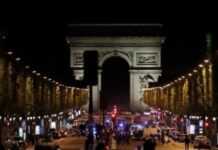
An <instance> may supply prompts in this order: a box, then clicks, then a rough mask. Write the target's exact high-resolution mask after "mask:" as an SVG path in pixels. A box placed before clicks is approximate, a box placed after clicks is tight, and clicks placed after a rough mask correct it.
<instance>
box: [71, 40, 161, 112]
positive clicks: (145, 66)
mask: <svg viewBox="0 0 218 150" xmlns="http://www.w3.org/2000/svg"><path fill="white" fill-rule="evenodd" d="M161 40H162V38H161V37H136V36H130V37H128V36H127V37H122V36H121V37H104V36H102V37H70V38H68V42H69V44H70V46H71V67H72V69H73V70H74V75H75V76H76V79H78V80H82V79H83V76H84V66H83V53H84V52H85V51H89V50H96V51H97V52H98V54H99V56H98V61H99V64H98V67H99V69H98V85H97V86H94V87H93V93H92V95H93V105H94V110H95V111H98V110H99V106H100V94H99V93H100V91H101V89H102V84H101V83H102V65H103V63H104V62H105V61H106V60H107V59H109V58H111V57H121V58H122V59H124V60H125V61H126V62H127V63H128V65H129V68H130V69H129V77H130V93H129V94H130V110H131V111H144V110H145V109H146V107H147V105H146V104H145V103H144V101H143V89H144V88H146V87H148V86H149V83H150V82H157V81H158V78H159V76H160V75H161V68H160V67H161V61H160V60H161V55H160V51H161V48H160V46H161Z"/></svg>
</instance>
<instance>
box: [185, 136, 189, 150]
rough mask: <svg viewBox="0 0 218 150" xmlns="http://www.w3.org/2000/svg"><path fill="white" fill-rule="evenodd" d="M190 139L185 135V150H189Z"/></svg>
mask: <svg viewBox="0 0 218 150" xmlns="http://www.w3.org/2000/svg"><path fill="white" fill-rule="evenodd" d="M189 143H190V139H189V137H188V135H185V150H189Z"/></svg>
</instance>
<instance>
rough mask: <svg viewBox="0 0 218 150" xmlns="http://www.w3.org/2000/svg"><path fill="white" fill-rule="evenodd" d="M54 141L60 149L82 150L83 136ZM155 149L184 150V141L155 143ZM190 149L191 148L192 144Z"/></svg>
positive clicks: (126, 149)
mask: <svg viewBox="0 0 218 150" xmlns="http://www.w3.org/2000/svg"><path fill="white" fill-rule="evenodd" d="M55 143H57V144H59V145H60V147H61V150H84V143H85V138H83V137H66V138H62V139H59V140H56V141H55ZM141 144H142V142H135V141H134V142H133V141H132V142H131V144H124V145H119V147H118V150H135V149H136V147H137V145H141ZM156 149H157V150H184V149H185V148H184V143H177V142H174V141H171V142H170V143H168V144H164V145H163V144H157V148H156ZM190 150H193V148H192V146H191V147H190Z"/></svg>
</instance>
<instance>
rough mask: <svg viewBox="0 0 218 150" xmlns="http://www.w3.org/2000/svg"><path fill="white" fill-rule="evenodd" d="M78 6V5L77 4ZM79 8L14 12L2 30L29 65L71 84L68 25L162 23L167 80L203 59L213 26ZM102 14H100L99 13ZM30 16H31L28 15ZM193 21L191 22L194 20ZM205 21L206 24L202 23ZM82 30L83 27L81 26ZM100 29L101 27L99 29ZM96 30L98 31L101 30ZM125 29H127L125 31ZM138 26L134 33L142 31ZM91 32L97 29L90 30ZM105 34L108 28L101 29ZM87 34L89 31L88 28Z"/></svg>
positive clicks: (69, 31)
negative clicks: (87, 10) (40, 11)
mask: <svg viewBox="0 0 218 150" xmlns="http://www.w3.org/2000/svg"><path fill="white" fill-rule="evenodd" d="M73 8H75V6H74V7H73ZM75 12H76V11H72V13H71V11H69V12H67V13H58V11H57V12H56V11H54V10H53V11H52V12H49V13H33V12H32V11H31V10H27V11H26V12H24V13H19V12H17V13H12V14H10V16H4V17H3V18H1V19H2V22H1V23H0V31H6V32H8V41H9V44H8V45H7V47H8V48H10V49H12V50H13V51H14V52H15V54H16V55H17V56H20V57H21V58H22V61H23V62H25V64H29V65H30V66H32V67H33V68H34V69H37V70H38V71H40V72H42V73H44V74H47V75H48V76H50V77H52V78H54V79H56V80H59V81H62V82H63V83H67V84H71V82H72V79H73V78H72V71H71V69H70V67H69V66H70V59H69V58H70V57H69V55H70V52H69V46H68V45H67V44H66V41H65V37H66V36H67V35H69V34H72V33H71V32H72V30H71V29H69V27H68V24H74V23H161V24H163V28H162V31H161V34H162V35H163V36H165V37H166V40H165V43H164V44H163V48H162V69H163V74H164V78H163V79H161V80H163V81H168V80H171V79H172V78H175V77H177V76H178V75H180V74H181V73H184V72H187V71H189V70H190V69H192V67H193V66H194V65H196V64H197V63H198V62H200V60H201V59H202V58H203V56H204V54H205V51H206V43H205V33H206V32H207V31H210V27H208V26H205V22H206V21H207V22H208V20H204V18H202V19H201V20H197V21H196V20H195V21H193V20H192V19H193V18H194V17H193V18H192V17H191V18H189V19H186V18H184V17H181V18H179V19H178V17H177V19H176V18H173V17H172V18H171V19H165V18H164V17H161V16H160V15H155V16H154V15H153V14H151V15H150V16H149V14H146V15H143V14H140V15H137V14H136V15H135V16H134V15H131V16H129V15H126V14H125V13H122V15H116V14H115V15H108V14H110V13H108V14H107V15H104V14H101V15H103V16H95V15H93V16H91V15H87V13H85V15H84V14H83V15H78V13H75ZM96 14H98V15H99V13H96ZM28 15H30V16H28ZM190 20H191V21H190ZM202 22H204V23H202ZM81 30H82V29H81ZM97 30H99V29H97ZM97 30H96V31H97ZM122 30H123V31H122ZM141 31H142V30H139V29H136V30H134V31H132V32H131V34H133V33H134V34H137V33H139V34H142V35H143V33H142V32H141ZM90 32H91V34H94V33H95V32H93V31H90ZM101 32H102V33H104V29H103V28H102V29H101ZM116 33H118V34H119V35H128V29H127V30H126V29H125V28H123V29H119V32H115V33H111V34H113V35H116ZM77 34H79V32H78V33H77ZM87 34H89V32H88V31H87Z"/></svg>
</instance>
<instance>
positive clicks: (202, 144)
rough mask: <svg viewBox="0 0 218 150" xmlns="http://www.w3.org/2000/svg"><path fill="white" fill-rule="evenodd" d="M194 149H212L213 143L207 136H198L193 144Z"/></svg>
mask: <svg viewBox="0 0 218 150" xmlns="http://www.w3.org/2000/svg"><path fill="white" fill-rule="evenodd" d="M193 146H194V148H206V149H211V147H212V145H211V141H210V139H209V138H208V137H207V136H203V135H199V136H196V137H195V139H194V142H193Z"/></svg>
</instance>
